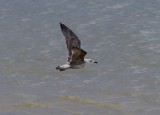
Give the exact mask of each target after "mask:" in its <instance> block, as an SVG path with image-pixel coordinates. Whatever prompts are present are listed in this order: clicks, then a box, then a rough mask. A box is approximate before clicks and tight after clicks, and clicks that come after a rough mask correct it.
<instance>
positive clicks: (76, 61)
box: [56, 23, 98, 71]
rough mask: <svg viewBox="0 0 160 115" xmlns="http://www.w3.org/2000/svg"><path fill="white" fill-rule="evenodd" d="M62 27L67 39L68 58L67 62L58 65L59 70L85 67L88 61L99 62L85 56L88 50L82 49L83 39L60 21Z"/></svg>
mask: <svg viewBox="0 0 160 115" xmlns="http://www.w3.org/2000/svg"><path fill="white" fill-rule="evenodd" d="M60 28H61V31H62V35H63V37H64V38H65V41H66V45H67V49H68V59H67V62H66V64H64V65H61V66H57V67H56V69H57V70H59V71H65V70H66V69H78V68H82V67H84V65H85V64H86V63H98V62H97V61H94V60H92V59H85V58H84V57H85V55H86V54H87V52H86V51H84V50H83V49H81V41H80V40H79V39H78V37H77V35H76V34H75V33H74V32H73V31H72V30H71V29H69V28H68V27H67V26H66V25H64V24H62V23H60Z"/></svg>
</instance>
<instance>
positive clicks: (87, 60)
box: [84, 59, 98, 63]
mask: <svg viewBox="0 0 160 115" xmlns="http://www.w3.org/2000/svg"><path fill="white" fill-rule="evenodd" d="M84 61H85V62H86V63H98V62H97V61H94V60H93V59H84Z"/></svg>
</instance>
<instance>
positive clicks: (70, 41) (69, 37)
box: [60, 23, 81, 61]
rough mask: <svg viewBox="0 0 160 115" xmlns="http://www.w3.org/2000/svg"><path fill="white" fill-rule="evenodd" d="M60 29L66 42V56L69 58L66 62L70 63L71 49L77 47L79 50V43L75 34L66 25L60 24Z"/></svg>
mask: <svg viewBox="0 0 160 115" xmlns="http://www.w3.org/2000/svg"><path fill="white" fill-rule="evenodd" d="M60 27H61V31H62V35H63V36H64V38H65V40H66V45H67V49H68V56H69V57H68V61H70V59H71V55H72V48H73V47H77V48H79V49H80V48H81V41H80V40H79V39H78V37H77V36H76V34H75V33H74V32H73V31H72V30H71V29H69V28H68V27H67V26H66V25H64V24H62V23H60Z"/></svg>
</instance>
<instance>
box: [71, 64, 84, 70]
mask: <svg viewBox="0 0 160 115" xmlns="http://www.w3.org/2000/svg"><path fill="white" fill-rule="evenodd" d="M84 66H85V63H83V64H78V65H72V66H71V68H72V69H78V68H82V67H84Z"/></svg>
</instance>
